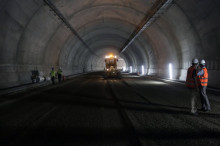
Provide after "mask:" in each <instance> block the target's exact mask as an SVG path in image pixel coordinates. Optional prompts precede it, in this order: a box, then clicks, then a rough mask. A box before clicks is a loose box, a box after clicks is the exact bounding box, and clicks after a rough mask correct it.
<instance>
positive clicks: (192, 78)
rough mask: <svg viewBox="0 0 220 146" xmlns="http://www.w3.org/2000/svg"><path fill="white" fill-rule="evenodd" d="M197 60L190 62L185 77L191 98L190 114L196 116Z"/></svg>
mask: <svg viewBox="0 0 220 146" xmlns="http://www.w3.org/2000/svg"><path fill="white" fill-rule="evenodd" d="M198 63H199V60H198V59H197V58H194V59H193V60H192V66H191V67H189V68H188V70H187V77H186V86H187V87H188V89H189V92H190V96H191V114H193V115H198V112H197V99H198V96H199V94H198V84H197V80H196V75H197V74H196V73H197V66H198Z"/></svg>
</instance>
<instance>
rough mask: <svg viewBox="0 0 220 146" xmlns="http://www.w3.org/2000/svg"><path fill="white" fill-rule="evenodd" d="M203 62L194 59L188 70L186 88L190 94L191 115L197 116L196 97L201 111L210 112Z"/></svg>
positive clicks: (205, 70) (205, 71)
mask: <svg viewBox="0 0 220 146" xmlns="http://www.w3.org/2000/svg"><path fill="white" fill-rule="evenodd" d="M205 64H206V62H205V60H204V59H202V60H200V62H199V60H198V59H197V58H194V59H193V60H192V66H191V67H189V68H188V71H187V77H186V86H187V87H188V89H189V92H190V94H191V114H193V115H198V111H197V108H198V97H199V96H200V100H201V105H202V109H201V110H202V111H204V112H207V111H210V110H211V107H210V103H209V99H208V97H207V95H206V89H207V85H208V70H207V69H206V67H205Z"/></svg>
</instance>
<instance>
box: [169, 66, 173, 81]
mask: <svg viewBox="0 0 220 146" xmlns="http://www.w3.org/2000/svg"><path fill="white" fill-rule="evenodd" d="M169 74H170V80H172V79H173V65H172V63H169Z"/></svg>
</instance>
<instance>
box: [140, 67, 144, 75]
mask: <svg viewBox="0 0 220 146" xmlns="http://www.w3.org/2000/svg"><path fill="white" fill-rule="evenodd" d="M141 70H142V72H141V73H142V75H144V66H143V65H142V66H141Z"/></svg>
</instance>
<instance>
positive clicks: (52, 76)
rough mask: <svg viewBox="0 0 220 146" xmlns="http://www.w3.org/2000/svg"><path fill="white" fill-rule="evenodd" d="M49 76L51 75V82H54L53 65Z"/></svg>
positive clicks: (54, 72)
mask: <svg viewBox="0 0 220 146" xmlns="http://www.w3.org/2000/svg"><path fill="white" fill-rule="evenodd" d="M50 77H51V81H52V84H55V77H56V71H55V70H54V68H53V67H52V70H51V72H50Z"/></svg>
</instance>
